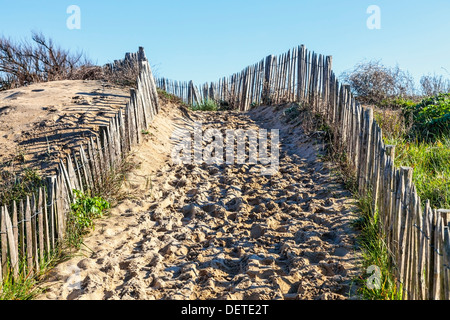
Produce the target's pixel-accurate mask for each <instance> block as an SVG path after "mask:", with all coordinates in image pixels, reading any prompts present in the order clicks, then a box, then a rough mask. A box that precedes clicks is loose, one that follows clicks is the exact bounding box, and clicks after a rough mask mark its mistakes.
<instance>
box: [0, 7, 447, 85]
mask: <svg viewBox="0 0 450 320" xmlns="http://www.w3.org/2000/svg"><path fill="white" fill-rule="evenodd" d="M70 5H77V6H79V7H80V10H81V29H79V30H70V29H68V28H67V26H66V20H67V19H68V18H69V16H70V14H67V12H66V10H67V7H68V6H70ZM370 5H378V6H379V7H380V9H381V15H380V17H381V29H380V30H370V29H368V28H367V25H366V21H367V19H368V18H369V16H370V14H367V12H366V10H367V8H368V7H369V6H370ZM0 8H1V9H0V35H4V36H7V37H11V38H13V39H18V40H19V39H27V38H29V37H30V32H31V30H35V31H40V32H43V33H44V34H45V35H47V36H49V37H51V38H52V39H53V40H54V41H55V42H56V43H58V44H60V45H61V46H62V47H64V48H69V49H72V50H83V51H84V52H86V54H87V55H88V56H89V57H90V58H91V59H93V60H94V61H95V62H97V63H99V64H103V63H106V62H109V61H112V60H114V59H118V58H122V57H123V56H124V54H125V52H129V51H137V48H138V47H139V46H143V47H144V48H145V49H146V53H147V56H148V58H149V60H150V63H151V64H152V65H153V66H154V71H155V73H156V74H157V75H158V76H165V77H167V78H171V79H177V80H191V79H192V80H194V81H195V82H197V83H201V82H204V81H215V80H217V79H218V78H219V77H223V76H228V75H230V74H232V73H234V72H237V71H240V70H241V69H243V68H244V67H246V66H247V65H249V64H253V63H255V62H257V61H259V60H261V59H262V58H263V57H265V56H267V55H269V54H276V55H278V54H281V53H283V52H286V51H287V50H289V49H290V48H292V47H294V46H297V45H300V44H305V45H306V47H307V48H308V49H310V50H314V51H316V52H318V53H322V54H327V55H332V56H333V68H334V70H335V72H336V74H338V75H339V74H340V73H341V72H342V71H344V70H347V69H349V68H351V67H353V66H354V65H355V64H356V63H358V62H361V61H364V60H371V59H377V60H378V59H381V60H382V63H383V64H385V65H387V66H395V65H396V64H398V65H399V66H400V68H402V69H404V70H408V71H409V72H410V73H411V74H412V75H413V76H414V77H415V79H417V80H418V79H419V78H420V76H421V75H423V74H428V73H437V74H443V75H445V76H448V77H450V74H448V73H447V72H446V71H445V70H444V69H446V70H449V71H448V72H450V41H449V40H450V39H449V35H450V18H449V17H448V14H449V13H450V1H448V0H429V1H417V0H409V1H407V0H369V1H366V0H339V1H336V0H321V1H307V0H277V1H274V0H240V1H237V0H226V1H222V0H209V1H201V0H197V1H195V0H193V1H182V0H164V1H153V0H149V1H137V0H128V1H115V0H110V1H102V0H97V1H85V0H70V1H66V0H48V1H38V0H29V1H23V0H16V1H10V0H0Z"/></svg>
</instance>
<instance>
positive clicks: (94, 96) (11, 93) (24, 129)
mask: <svg viewBox="0 0 450 320" xmlns="http://www.w3.org/2000/svg"><path fill="white" fill-rule="evenodd" d="M129 99H130V94H129V89H127V88H124V87H119V86H115V85H112V84H110V83H107V82H105V81H100V80H62V81H51V82H45V83H35V84H31V85H29V86H26V87H21V88H17V89H11V90H6V91H2V92H0V167H2V169H4V170H12V169H14V165H16V166H17V165H20V166H23V167H27V168H30V169H35V170H38V171H39V172H40V173H41V174H42V175H45V174H54V172H52V169H54V164H55V163H57V162H56V161H55V160H57V159H59V158H60V157H63V156H64V155H65V154H66V153H69V152H70V150H71V148H73V147H75V146H77V145H79V144H80V143H81V142H82V141H84V140H85V139H86V138H87V137H90V136H91V135H92V134H93V133H94V134H95V133H98V131H99V126H101V125H107V124H108V121H109V119H110V118H111V117H114V115H115V114H116V113H117V111H118V110H119V109H120V108H124V107H125V105H126V103H127V102H128V101H129ZM18 155H21V157H18ZM18 158H20V161H17V160H15V159H18Z"/></svg>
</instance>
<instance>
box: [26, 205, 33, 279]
mask: <svg viewBox="0 0 450 320" xmlns="http://www.w3.org/2000/svg"><path fill="white" fill-rule="evenodd" d="M25 229H26V232H25V240H26V249H27V268H28V274H30V275H33V274H34V268H33V230H32V226H31V203H30V197H29V196H27V199H26V204H25Z"/></svg>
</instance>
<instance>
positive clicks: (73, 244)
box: [66, 190, 110, 249]
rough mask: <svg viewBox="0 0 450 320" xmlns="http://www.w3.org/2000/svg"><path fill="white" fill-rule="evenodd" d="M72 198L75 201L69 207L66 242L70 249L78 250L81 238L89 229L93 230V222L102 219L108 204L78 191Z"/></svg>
mask: <svg viewBox="0 0 450 320" xmlns="http://www.w3.org/2000/svg"><path fill="white" fill-rule="evenodd" d="M74 196H75V199H76V200H75V203H73V204H72V205H71V212H70V214H69V217H68V221H67V236H66V242H67V245H68V246H69V247H70V248H76V249H80V247H81V245H82V243H83V236H84V235H85V234H86V233H87V231H88V230H89V229H92V230H94V229H95V223H94V220H95V219H99V218H101V217H103V213H104V211H105V210H107V209H109V208H110V204H109V202H108V201H106V200H105V199H103V198H102V197H96V196H91V195H90V194H89V193H87V194H84V193H82V192H81V191H79V190H74Z"/></svg>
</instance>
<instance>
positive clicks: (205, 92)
mask: <svg viewBox="0 0 450 320" xmlns="http://www.w3.org/2000/svg"><path fill="white" fill-rule="evenodd" d="M331 65H332V58H331V57H330V56H324V55H320V54H319V55H318V54H316V53H314V52H310V51H308V50H307V49H306V48H305V47H304V46H299V47H297V48H294V49H292V50H290V51H289V52H287V53H286V54H283V55H281V56H279V57H275V56H272V55H271V56H268V57H267V58H265V59H263V60H261V61H260V62H259V63H257V64H255V65H252V66H249V67H247V68H245V69H244V70H243V71H242V72H240V73H236V74H234V75H232V76H231V77H228V78H222V79H220V80H219V81H218V82H215V83H206V84H204V85H201V86H195V85H194V84H193V83H192V81H191V82H188V83H187V82H176V81H171V80H167V79H164V78H161V79H158V80H157V84H158V86H159V87H160V88H161V89H164V90H166V91H167V92H169V93H172V94H175V95H177V96H179V97H180V98H182V99H183V100H184V101H185V102H187V103H190V104H196V103H201V102H203V101H205V100H207V99H213V100H216V101H223V102H226V103H228V104H229V105H230V106H233V107H234V108H235V109H239V110H248V109H249V108H250V107H251V106H252V105H260V104H279V103H283V102H298V103H305V104H307V105H309V106H310V108H312V110H313V111H314V112H316V113H318V114H321V115H322V116H323V118H324V119H325V120H326V121H327V123H328V124H329V125H330V127H331V128H332V130H333V136H334V144H335V146H338V148H339V149H340V150H345V152H346V155H347V158H348V161H349V165H350V166H351V167H352V169H353V170H354V172H355V173H356V176H357V179H358V185H359V192H360V194H361V195H362V196H365V195H367V194H368V193H370V194H371V195H372V197H373V201H374V203H373V204H374V207H375V208H376V210H377V212H378V213H379V217H380V219H381V222H382V230H381V231H382V232H383V234H384V236H385V242H386V245H387V248H388V250H389V252H390V253H391V255H392V261H393V263H394V264H395V273H396V277H397V281H398V287H399V288H401V290H403V293H404V295H403V296H404V298H405V299H436V300H438V299H442V300H444V299H445V300H449V293H450V290H449V289H450V288H449V287H450V284H449V281H450V280H449V272H450V260H449V258H450V238H449V228H450V224H449V215H450V211H449V210H443V209H441V210H436V209H432V208H431V207H430V204H429V201H427V202H426V203H427V204H426V205H425V206H424V207H422V205H421V203H422V202H421V199H420V198H419V196H418V194H417V191H416V187H415V186H414V183H413V181H412V173H413V169H412V168H406V167H401V168H397V167H395V165H394V155H395V146H389V145H385V144H384V142H383V139H382V130H381V128H380V126H379V125H378V124H377V122H376V121H375V120H374V118H373V111H372V109H370V108H364V107H363V106H361V105H360V104H358V103H357V102H356V101H355V98H354V97H353V95H352V93H351V91H350V87H349V86H346V85H342V84H339V82H338V80H337V78H336V76H335V74H334V72H332V70H331Z"/></svg>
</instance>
